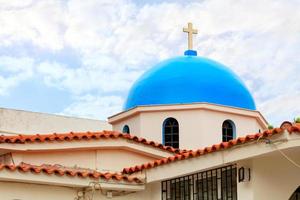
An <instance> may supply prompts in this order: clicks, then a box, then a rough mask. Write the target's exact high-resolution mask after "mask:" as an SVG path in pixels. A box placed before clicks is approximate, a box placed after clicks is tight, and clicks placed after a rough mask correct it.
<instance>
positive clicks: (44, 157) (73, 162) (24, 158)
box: [7, 149, 156, 172]
mask: <svg viewBox="0 0 300 200" xmlns="http://www.w3.org/2000/svg"><path fill="white" fill-rule="evenodd" d="M12 155H13V162H14V163H15V164H18V163H20V162H25V163H30V164H34V165H42V164H59V165H63V166H68V167H81V168H89V169H97V170H100V171H117V172H120V171H122V170H123V168H124V167H130V166H135V165H139V164H141V163H146V162H149V161H153V160H155V159H156V158H155V157H151V156H147V155H144V154H141V153H138V152H133V151H129V150H124V149H100V150H80V151H79V150H68V151H51V152H49V151H48V152H16V153H13V154H12ZM7 164H8V163H7ZM10 164H11V163H10Z"/></svg>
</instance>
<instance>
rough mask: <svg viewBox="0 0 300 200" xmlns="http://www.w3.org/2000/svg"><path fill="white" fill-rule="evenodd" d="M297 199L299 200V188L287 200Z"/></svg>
mask: <svg viewBox="0 0 300 200" xmlns="http://www.w3.org/2000/svg"><path fill="white" fill-rule="evenodd" d="M299 199H300V186H299V187H298V188H297V189H296V191H295V192H294V193H293V194H292V196H291V197H290V198H289V200H299Z"/></svg>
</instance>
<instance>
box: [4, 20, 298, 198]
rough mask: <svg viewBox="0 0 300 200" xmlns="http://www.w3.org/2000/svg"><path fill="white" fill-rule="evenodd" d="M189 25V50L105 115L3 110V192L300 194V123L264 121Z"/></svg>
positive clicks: (156, 71) (133, 195)
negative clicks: (201, 48) (198, 44)
mask: <svg viewBox="0 0 300 200" xmlns="http://www.w3.org/2000/svg"><path fill="white" fill-rule="evenodd" d="M183 31H184V32H186V33H187V34H188V50H186V51H185V52H184V55H183V56H179V57H175V58H171V59H168V60H165V61H163V62H161V63H158V64H157V65H156V66H154V67H152V68H151V69H150V70H149V71H147V72H145V73H144V74H143V75H142V76H141V77H140V78H139V79H138V80H137V81H136V82H135V83H134V84H133V86H132V88H131V89H130V91H129V93H128V97H127V99H126V102H125V103H124V109H123V111H122V112H120V113H117V114H115V115H113V116H111V117H109V118H108V121H107V122H100V121H88V120H83V119H72V118H63V117H58V116H51V115H49V116H48V115H47V116H44V115H42V114H37V113H26V112H24V113H22V114H20V113H16V112H15V111H5V112H0V115H1V113H2V115H3V113H6V114H5V115H3V116H2V117H1V118H2V119H6V121H5V122H6V124H8V125H7V126H5V127H6V130H7V131H6V132H3V133H4V134H3V135H1V136H0V199H1V200H2V199H3V200H40V199H43V200H53V199H56V200H74V199H75V200H94V199H116V200H140V199H144V200H237V199H239V200H299V199H300V123H299V122H298V123H297V121H295V122H289V121H285V122H283V123H282V124H281V126H280V127H278V128H272V129H270V128H268V123H267V121H266V119H265V118H264V116H263V115H262V114H261V113H260V112H259V111H258V110H257V109H256V106H255V102H254V99H253V97H252V95H251V93H250V92H249V90H248V89H247V87H246V86H245V84H244V83H243V81H242V80H241V79H240V78H239V77H238V76H237V75H236V74H235V73H234V72H233V71H232V70H230V69H229V68H228V67H226V66H224V65H222V64H220V63H218V62H216V61H214V60H211V59H208V58H204V57H200V56H197V51H195V50H193V48H192V46H193V43H192V42H193V40H192V39H193V34H196V33H197V30H195V29H193V27H192V24H191V23H189V24H188V27H187V28H184V29H183ZM18 112H21V111H18ZM278 114H280V113H278ZM22 117H23V118H22ZM18 120H19V121H18ZM32 124H34V125H32ZM49 124H50V125H49ZM0 125H1V124H0ZM1 127H2V128H3V125H1V126H0V128H1ZM16 127H17V128H16ZM9 130H13V131H9ZM48 131H52V133H50V134H49V133H48V134H43V133H45V132H48ZM30 132H31V133H34V134H30ZM59 132H63V133H59ZM17 133H18V134H17Z"/></svg>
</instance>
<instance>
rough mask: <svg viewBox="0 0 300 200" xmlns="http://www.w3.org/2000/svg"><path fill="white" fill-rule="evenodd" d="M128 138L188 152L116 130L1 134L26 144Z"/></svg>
mask: <svg viewBox="0 0 300 200" xmlns="http://www.w3.org/2000/svg"><path fill="white" fill-rule="evenodd" d="M118 138H122V139H126V140H131V141H134V142H137V143H141V144H144V145H149V146H152V147H155V148H159V149H162V150H166V151H169V152H171V153H182V152H186V150H179V149H175V148H173V147H170V146H164V145H163V144H160V143H157V142H154V141H148V140H146V139H145V138H140V137H137V136H133V135H130V134H123V133H119V132H116V131H101V132H77V133H76V132H69V133H53V134H36V135H23V134H20V135H14V136H8V135H1V136H0V144H1V143H16V144H24V143H32V142H51V141H73V140H93V139H94V140H95V139H118Z"/></svg>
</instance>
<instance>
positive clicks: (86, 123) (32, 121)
mask: <svg viewBox="0 0 300 200" xmlns="http://www.w3.org/2000/svg"><path fill="white" fill-rule="evenodd" d="M111 129H112V127H111V125H110V124H108V123H107V122H106V121H101V120H93V119H83V118H76V117H67V116H60V115H52V114H45V113H36V112H29V111H22V110H13V109H5V108H0V132H1V134H13V133H22V134H30V133H54V132H70V131H99V130H111Z"/></svg>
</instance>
